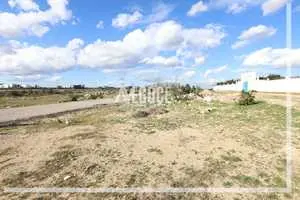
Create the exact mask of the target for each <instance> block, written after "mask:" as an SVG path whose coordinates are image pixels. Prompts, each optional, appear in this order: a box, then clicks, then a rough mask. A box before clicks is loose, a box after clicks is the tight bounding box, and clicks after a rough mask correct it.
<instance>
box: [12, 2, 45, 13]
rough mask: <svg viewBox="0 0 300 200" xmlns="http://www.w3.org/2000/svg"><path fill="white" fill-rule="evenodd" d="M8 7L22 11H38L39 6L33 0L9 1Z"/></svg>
mask: <svg viewBox="0 0 300 200" xmlns="http://www.w3.org/2000/svg"><path fill="white" fill-rule="evenodd" d="M8 5H9V6H10V7H11V8H20V9H22V10H24V11H29V10H39V5H37V4H36V3H35V2H34V1H33V0H9V1H8Z"/></svg>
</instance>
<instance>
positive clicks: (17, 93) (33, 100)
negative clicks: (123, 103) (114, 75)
mask: <svg viewBox="0 0 300 200" xmlns="http://www.w3.org/2000/svg"><path fill="white" fill-rule="evenodd" d="M116 92H117V90H115V89H105V88H104V89H70V88H68V89H51V88H45V89H0V109H1V108H12V107H23V106H32V105H44V104H55V103H61V102H69V101H80V100H90V99H100V98H104V97H105V98H110V97H112V96H114V95H115V94H116Z"/></svg>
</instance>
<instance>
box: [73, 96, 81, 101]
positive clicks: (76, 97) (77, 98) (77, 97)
mask: <svg viewBox="0 0 300 200" xmlns="http://www.w3.org/2000/svg"><path fill="white" fill-rule="evenodd" d="M79 97H80V96H79V95H72V96H71V101H78V100H79Z"/></svg>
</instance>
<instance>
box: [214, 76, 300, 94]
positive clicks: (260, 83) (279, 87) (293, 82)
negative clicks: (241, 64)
mask: <svg viewBox="0 0 300 200" xmlns="http://www.w3.org/2000/svg"><path fill="white" fill-rule="evenodd" d="M248 87H249V90H256V91H259V92H297V93H300V78H295V79H282V80H272V81H270V80H251V81H249V82H248ZM242 88H243V84H242V82H237V83H236V84H230V85H218V86H215V87H214V90H215V91H242Z"/></svg>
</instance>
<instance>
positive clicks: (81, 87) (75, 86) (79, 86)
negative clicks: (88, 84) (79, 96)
mask: <svg viewBox="0 0 300 200" xmlns="http://www.w3.org/2000/svg"><path fill="white" fill-rule="evenodd" d="M84 88H85V86H84V85H73V89H84Z"/></svg>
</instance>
